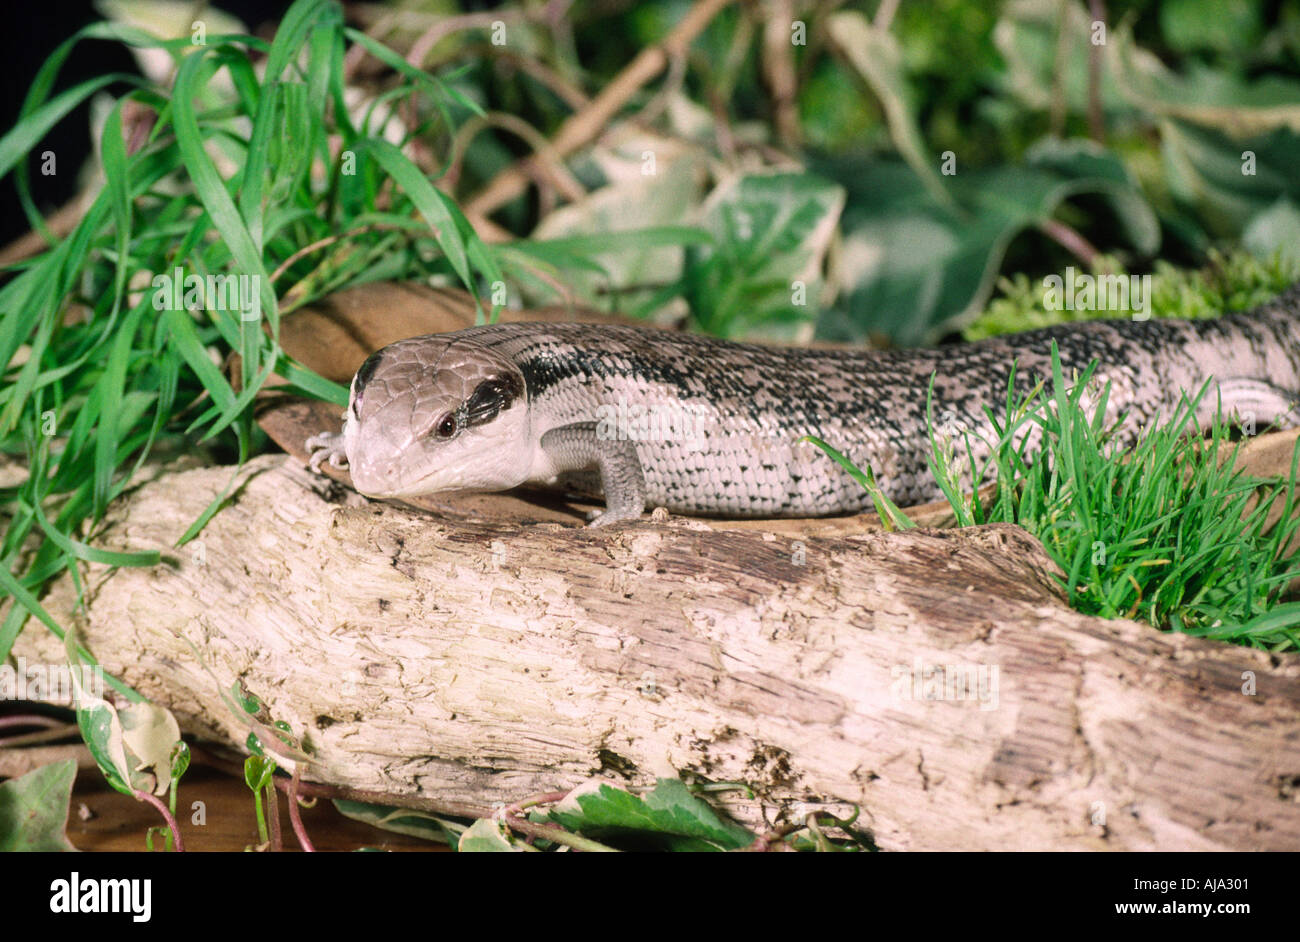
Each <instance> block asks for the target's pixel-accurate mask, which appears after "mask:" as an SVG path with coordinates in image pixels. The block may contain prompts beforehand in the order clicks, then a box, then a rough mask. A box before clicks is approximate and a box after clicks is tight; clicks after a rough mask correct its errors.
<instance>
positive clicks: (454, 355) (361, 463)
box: [343, 333, 532, 497]
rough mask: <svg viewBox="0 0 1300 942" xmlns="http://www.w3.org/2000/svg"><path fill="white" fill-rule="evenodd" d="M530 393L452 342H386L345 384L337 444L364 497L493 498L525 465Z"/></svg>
mask: <svg viewBox="0 0 1300 942" xmlns="http://www.w3.org/2000/svg"><path fill="white" fill-rule="evenodd" d="M529 436H530V428H529V420H528V393H527V388H526V386H525V383H524V377H523V374H522V373H520V372H519V369H518V368H517V367H516V366H515V365H514V364H513V363H512V362H510V360H508V359H507V358H505V357H503V356H501V355H499V354H497V353H495V352H494V351H492V350H490V349H488V348H485V347H483V346H481V345H480V344H478V343H476V342H475V341H473V340H471V339H468V338H465V337H462V336H460V335H458V334H454V333H452V334H431V335H429V336H427V337H415V338H413V339H411V340H402V341H399V342H398V343H395V344H391V345H389V346H387V347H385V348H384V349H382V350H380V351H379V352H378V353H375V354H374V355H372V356H371V357H370V359H368V360H366V362H365V363H364V364H363V365H362V367H361V369H359V370H357V375H356V376H355V377H354V378H353V380H352V395H351V397H350V400H349V402H348V412H347V422H346V424H345V425H344V429H343V443H344V448H345V450H346V451H347V456H348V468H349V470H350V473H351V475H352V483H353V486H355V487H356V489H357V490H358V491H360V492H361V493H362V494H367V495H369V496H371V497H417V496H419V495H422V494H432V493H436V492H439V491H457V490H473V491H497V490H505V489H507V488H511V487H515V486H516V485H518V484H521V483H523V481H524V478H525V477H526V476H527V473H528V469H529V465H530V462H531V460H532V448H531V446H530V437H529Z"/></svg>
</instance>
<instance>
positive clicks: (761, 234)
mask: <svg viewBox="0 0 1300 942" xmlns="http://www.w3.org/2000/svg"><path fill="white" fill-rule="evenodd" d="M843 208H844V188H843V187H841V186H839V185H837V184H835V183H832V182H831V181H829V180H825V179H823V178H821V177H819V176H817V175H815V174H810V173H747V174H739V175H736V176H733V177H731V178H730V179H728V180H725V181H723V182H722V183H720V184H719V185H718V186H717V188H716V189H715V190H714V191H713V192H712V193H711V194H710V195H709V198H708V199H707V200H706V201H705V203H704V207H703V214H704V217H703V220H702V224H703V227H704V229H705V230H706V231H707V232H709V233H710V234H711V235H712V240H711V241H710V243H708V244H707V245H705V246H703V247H701V248H700V249H699V250H698V251H696V252H692V253H691V254H690V255H689V256H688V263H687V270H686V276H685V277H686V283H687V290H686V300H687V301H688V303H689V304H690V306H691V312H692V314H693V315H694V317H695V320H696V322H697V323H698V324H699V325H700V327H701V328H703V329H704V330H706V331H708V332H710V333H715V334H719V335H724V336H725V335H746V336H752V335H753V334H755V333H756V332H760V331H761V332H763V333H764V334H765V335H768V336H773V337H782V338H784V339H791V335H792V334H793V333H794V332H795V331H794V330H792V329H791V328H790V327H789V326H788V325H790V324H791V323H793V324H795V325H796V326H797V325H798V324H799V323H810V322H813V321H815V319H816V317H817V314H818V306H817V300H818V297H819V296H820V295H821V293H822V276H821V272H822V268H823V265H824V262H825V257H826V252H827V250H828V249H829V247H830V243H831V239H832V238H833V236H834V235H835V231H836V224H837V223H838V222H839V218H840V213H841V211H842V210H843ZM782 324H784V325H786V326H785V327H783V328H780V327H778V325H782Z"/></svg>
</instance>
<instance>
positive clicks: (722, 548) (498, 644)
mask: <svg viewBox="0 0 1300 942" xmlns="http://www.w3.org/2000/svg"><path fill="white" fill-rule="evenodd" d="M232 473H233V472H232V470H231V469H229V468H199V469H191V470H184V471H177V472H174V473H168V474H164V475H162V476H160V477H159V478H158V479H156V480H154V481H152V482H150V483H147V484H145V485H143V486H141V487H139V488H138V489H136V490H135V491H133V492H132V493H131V494H130V495H129V496H128V497H127V498H126V499H124V500H122V501H120V502H119V503H118V504H117V505H115V506H114V507H113V508H112V510H111V513H110V518H109V521H108V524H107V526H106V527H105V528H104V529H103V531H102V532H101V533H100V534H99V535H98V536H97V538H96V543H97V544H98V545H101V546H105V547H111V548H129V549H133V550H139V549H143V548H149V547H156V548H159V549H161V550H163V551H164V553H165V554H167V555H168V556H169V562H168V564H165V565H161V566H158V567H155V568H153V569H150V570H119V571H116V572H112V573H109V572H107V571H106V570H105V569H104V568H103V567H98V566H91V567H89V568H87V569H85V570H83V572H84V574H85V578H86V590H87V608H86V611H85V613H84V614H83V615H77V616H74V613H73V606H72V604H71V599H72V595H71V589H70V587H69V586H68V585H66V584H64V585H61V586H57V587H56V588H55V589H54V590H53V591H52V592H51V593H50V594H49V595H47V597H46V599H45V602H46V605H47V607H49V608H50V609H51V610H52V611H54V612H55V614H56V617H60V618H63V619H66V620H67V621H68V622H69V623H72V622H75V623H77V624H78V626H79V630H80V631H81V633H82V637H83V638H84V641H85V643H86V644H87V646H88V647H89V648H90V649H91V650H92V651H94V653H95V654H96V656H97V657H98V658H99V659H100V661H101V662H102V663H103V664H104V665H105V667H107V668H108V669H109V670H111V671H113V672H115V673H117V674H118V675H119V676H121V677H123V678H124V679H125V680H126V681H128V682H129V683H130V684H132V685H134V686H135V687H136V688H137V689H138V690H140V691H141V692H142V693H144V694H146V695H147V696H149V697H150V698H152V699H154V700H155V701H156V702H158V703H160V704H163V705H165V706H168V707H169V708H170V709H171V710H172V711H174V713H175V714H176V716H177V718H178V719H179V721H180V723H181V725H182V727H183V728H184V729H186V730H189V731H191V732H195V733H198V734H200V735H202V736H205V737H210V738H214V739H217V740H220V741H222V742H224V743H228V744H242V743H243V742H244V741H245V739H246V737H247V735H248V729H247V727H246V726H245V725H243V724H242V723H241V721H240V720H239V719H238V717H237V716H236V715H235V713H234V712H233V711H232V710H231V709H230V708H229V706H228V705H227V704H226V703H225V702H224V701H223V699H222V697H221V693H220V691H221V690H223V689H224V690H228V689H229V688H230V687H231V685H232V684H237V683H242V685H243V687H244V689H246V690H247V691H248V692H250V693H253V694H256V695H257V697H259V698H260V699H261V700H262V701H263V703H264V704H265V705H266V707H267V709H268V710H269V713H270V715H271V717H272V718H273V719H276V720H283V721H286V722H287V723H288V724H289V726H290V727H291V728H292V730H293V731H294V732H295V733H296V734H297V735H299V736H300V737H302V741H303V747H304V750H305V752H306V753H308V754H309V755H310V757H311V758H310V762H308V763H306V764H305V766H304V776H305V777H306V778H307V779H309V780H315V781H319V782H325V783H329V784H334V785H343V786H349V787H351V788H354V789H358V790H361V791H363V792H366V793H371V794H375V795H383V796H385V797H386V800H388V801H389V802H390V803H394V804H408V805H413V806H419V807H425V808H430V809H441V810H443V811H447V812H451V813H458V814H486V813H490V812H491V811H492V810H493V807H494V806H495V805H497V803H500V802H512V801H516V800H519V799H520V798H523V797H526V796H529V795H532V794H536V793H539V792H549V791H554V790H557V789H563V788H566V787H570V786H575V785H577V784H579V783H581V782H583V781H586V780H588V779H590V778H591V777H593V776H602V777H605V778H609V779H612V780H616V781H625V782H628V783H632V784H649V783H651V782H653V780H654V778H655V776H656V775H660V774H672V773H681V774H682V775H683V776H684V777H685V778H687V779H688V780H692V779H693V780H709V781H714V782H744V783H746V784H748V785H749V786H750V787H752V788H753V789H754V792H755V795H756V799H755V800H753V801H750V800H747V799H744V798H742V797H740V793H727V792H723V793H719V795H718V798H719V799H720V801H722V803H723V804H724V805H725V806H726V807H727V809H728V810H729V811H730V812H731V813H733V814H734V815H735V816H736V817H737V818H739V819H740V820H742V821H745V822H747V823H750V824H751V825H761V824H762V823H764V822H766V823H772V822H774V821H776V820H778V819H779V818H782V817H789V816H792V815H798V814H802V813H805V812H806V811H807V810H811V809H812V808H814V807H828V808H829V809H831V810H833V811H835V812H838V813H841V814H843V813H845V812H847V811H848V809H849V806H850V805H858V806H860V808H861V810H862V815H861V818H860V819H859V823H860V824H861V825H863V826H864V827H865V828H867V829H869V830H870V832H871V833H872V834H873V835H874V838H875V840H876V842H877V843H878V845H879V846H880V847H882V848H885V849H931V850H936V849H1013V848H1030V849H1244V848H1260V849H1291V850H1294V849H1298V848H1300V803H1298V798H1300V661H1298V660H1297V658H1295V657H1294V656H1289V657H1284V658H1277V657H1271V656H1270V655H1268V654H1266V653H1262V652H1257V651H1251V650H1248V649H1244V648H1239V647H1230V646H1226V645H1222V644H1218V643H1213V642H1208V641H1201V640H1197V639H1193V638H1189V637H1186V636H1180V635H1167V634H1162V633H1160V632H1157V631H1155V630H1153V629H1151V628H1149V627H1146V626H1143V625H1140V624H1138V623H1136V622H1131V621H1122V620H1119V621H1107V620H1103V619H1098V618H1092V617H1086V616H1083V615H1080V614H1078V613H1075V612H1073V611H1071V610H1070V609H1068V608H1067V607H1066V606H1065V604H1064V602H1063V600H1062V597H1061V594H1060V592H1059V590H1058V589H1057V588H1056V587H1055V586H1054V584H1053V582H1052V581H1051V579H1050V577H1049V572H1050V569H1051V565H1052V564H1051V563H1050V561H1049V560H1048V559H1047V557H1046V556H1045V555H1044V553H1043V551H1042V548H1041V547H1040V546H1039V545H1038V544H1037V543H1036V542H1035V541H1034V540H1033V539H1032V538H1030V537H1029V536H1028V535H1027V534H1025V533H1024V532H1023V531H1022V530H1019V529H1018V528H1015V527H1007V526H997V527H987V528H978V529H971V530H964V531H957V530H925V531H911V532H907V533H883V532H866V533H859V534H850V535H843V534H836V533H834V532H833V531H831V533H830V535H804V536H798V535H792V534H791V532H790V531H789V529H788V527H786V528H782V527H781V526H778V525H776V524H773V525H761V524H760V525H757V526H754V525H751V526H749V527H746V528H722V527H721V526H716V527H715V526H714V525H710V524H707V523H704V522H701V521H692V520H686V519H682V518H672V519H668V520H659V519H651V520H647V521H645V522H642V523H640V524H637V525H634V526H627V527H622V528H616V529H613V530H603V531H589V530H585V529H582V528H579V527H575V526H573V525H572V523H563V522H557V521H558V520H562V519H564V518H563V516H562V515H561V516H560V517H559V518H557V517H556V516H555V513H554V511H552V510H538V511H537V512H536V513H531V512H530V511H529V510H528V509H527V507H528V505H527V504H525V503H523V502H522V501H521V502H520V506H522V507H523V508H524V509H523V510H519V509H518V508H516V511H517V512H516V513H515V514H514V517H513V518H510V519H508V520H507V522H501V520H500V518H498V519H496V520H493V519H492V518H491V517H490V516H488V515H487V514H480V513H478V512H469V513H467V514H465V515H462V517H461V518H460V519H453V518H451V517H446V516H444V517H439V516H435V515H432V514H430V513H428V512H425V511H420V510H415V509H410V508H405V507H401V506H397V505H392V504H384V503H370V502H366V501H364V500H363V499H361V498H359V497H358V496H357V495H355V494H353V493H352V492H350V491H347V490H344V489H342V488H338V487H337V486H335V485H329V484H326V483H325V482H322V481H321V479H319V478H317V477H314V476H312V475H310V474H309V473H307V472H306V471H305V469H303V468H302V466H301V464H300V462H298V461H296V460H295V459H293V458H286V457H284V456H268V457H263V458H260V459H257V460H256V461H254V462H253V463H252V464H250V465H249V466H247V467H246V468H245V469H244V470H243V471H242V472H240V474H239V481H238V483H237V485H236V487H235V489H234V490H233V492H232V498H231V500H230V503H229V506H227V507H225V508H224V509H223V510H222V511H221V512H220V513H219V514H217V516H216V517H215V518H214V519H213V521H212V522H211V523H210V524H209V525H208V527H207V529H205V530H204V532H203V534H202V536H201V538H200V541H199V542H198V544H197V545H196V544H189V545H187V546H186V547H184V548H182V549H180V550H175V549H172V545H173V543H174V542H175V540H176V539H177V537H178V536H179V535H180V534H181V533H182V532H183V531H184V530H185V528H186V527H187V526H188V525H189V523H190V522H191V521H192V520H193V519H194V518H195V517H196V516H197V515H198V514H199V513H200V512H201V511H202V510H203V508H204V507H205V506H206V505H207V504H208V503H209V501H211V500H212V499H213V497H214V496H215V495H216V494H218V493H220V492H221V491H222V490H223V489H224V488H226V487H227V486H228V485H229V484H230V482H231V478H232ZM508 499H509V500H516V498H508ZM570 519H572V518H570ZM778 530H781V531H782V532H777V531H778ZM17 653H20V654H25V655H26V656H27V657H28V658H29V660H30V659H32V658H41V657H45V658H47V659H53V660H57V659H58V658H59V657H60V654H59V650H58V648H57V646H55V645H54V643H53V639H52V638H51V637H50V636H49V635H48V634H46V633H44V632H43V631H41V629H40V627H39V626H32V627H31V628H29V630H27V631H26V632H25V633H24V635H23V637H22V638H21V639H20V641H19V645H18V648H17Z"/></svg>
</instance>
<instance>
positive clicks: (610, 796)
mask: <svg viewBox="0 0 1300 942" xmlns="http://www.w3.org/2000/svg"><path fill="white" fill-rule="evenodd" d="M550 819H551V820H552V821H553V822H555V823H556V824H559V825H561V826H562V827H565V828H568V829H569V830H570V831H578V832H580V833H583V834H586V835H590V836H595V835H598V834H605V835H609V834H619V833H622V834H623V835H625V836H631V835H633V834H635V836H636V837H638V838H644V839H645V840H646V841H647V842H649V843H650V844H652V845H653V846H655V847H659V848H662V849H664V850H671V851H710V850H735V849H737V848H740V847H746V846H748V845H750V844H752V843H753V842H754V834H752V833H751V832H750V831H748V830H746V829H745V828H743V827H741V826H740V825H738V824H734V823H732V822H730V821H724V820H722V819H721V818H720V817H718V814H717V812H715V811H714V810H713V808H712V807H711V806H710V805H709V804H708V802H706V801H704V800H703V799H702V798H699V797H697V796H696V795H694V794H692V793H691V791H690V789H688V788H687V787H686V785H685V784H683V783H682V781H681V780H680V779H675V778H661V779H659V781H658V782H657V783H656V785H655V787H654V789H653V790H652V791H650V792H648V793H647V794H646V795H645V796H644V797H639V796H637V795H633V794H632V793H631V792H629V791H627V790H626V789H624V788H620V787H619V786H616V785H612V784H610V783H609V782H603V781H594V782H589V783H587V784H586V785H582V786H579V787H578V788H576V789H574V790H573V791H572V792H570V793H569V794H568V795H567V796H566V797H565V799H564V800H563V801H562V802H560V803H559V804H558V805H556V807H555V808H553V809H552V810H551V812H550Z"/></svg>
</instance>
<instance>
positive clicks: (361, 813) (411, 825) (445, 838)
mask: <svg viewBox="0 0 1300 942" xmlns="http://www.w3.org/2000/svg"><path fill="white" fill-rule="evenodd" d="M333 801H334V807H335V808H337V809H338V810H339V813H340V814H342V815H343V816H344V817H347V818H351V819H352V820H353V821H360V822H362V823H363V824H369V825H370V826H371V827H377V828H381V829H383V830H385V831H392V832H394V833H395V834H405V835H407V836H409V837H418V838H422V839H423V840H426V841H437V842H438V843H441V844H452V845H455V844H458V843H459V840H460V837H459V835H461V834H462V833H463V832H464V831H465V830H466V828H465V825H463V824H457V823H456V822H455V821H450V820H448V819H445V818H439V817H438V816H437V815H432V814H428V813H427V812H424V811H414V810H412V809H410V808H394V807H391V806H389V805H371V804H366V803H364V802H360V801H349V800H348V799H346V798H335V799H333ZM510 849H511V850H513V849H514V848H510Z"/></svg>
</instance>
